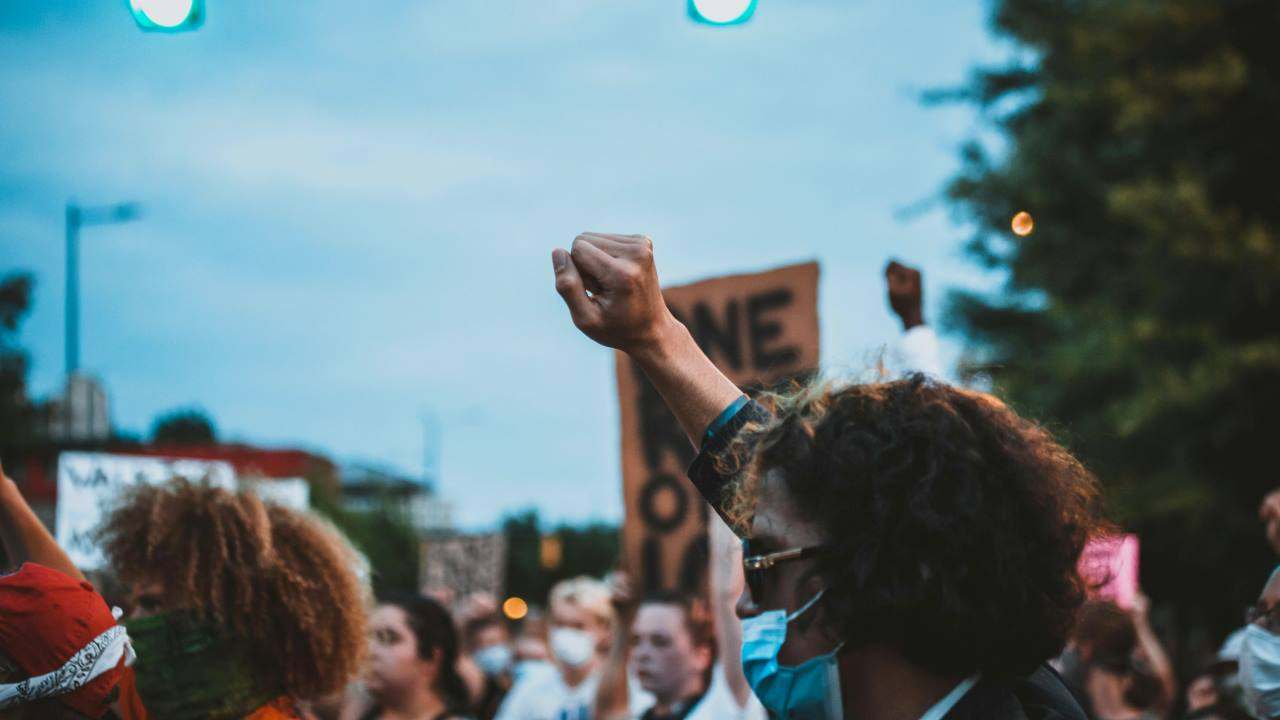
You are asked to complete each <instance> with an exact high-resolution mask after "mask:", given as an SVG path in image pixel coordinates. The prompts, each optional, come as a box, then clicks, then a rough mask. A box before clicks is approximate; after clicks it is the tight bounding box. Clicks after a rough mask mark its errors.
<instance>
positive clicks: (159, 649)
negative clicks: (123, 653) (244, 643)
mask: <svg viewBox="0 0 1280 720" xmlns="http://www.w3.org/2000/svg"><path fill="white" fill-rule="evenodd" d="M125 626H127V627H128V628H129V637H130V638H132V640H133V646H134V648H135V649H136V650H137V653H138V661H137V663H136V664H135V665H134V675H135V676H136V678H137V685H138V694H139V695H140V696H141V697H142V702H143V704H144V705H146V707H147V714H148V715H150V716H151V717H153V718H164V719H165V720H211V719H216V720H231V719H232V718H243V717H245V716H246V715H249V714H250V713H252V712H253V711H254V710H255V709H256V708H259V707H261V706H262V705H265V704H266V703H268V702H270V701H271V698H273V697H275V696H277V695H279V694H280V690H279V689H278V688H276V689H272V688H264V687H261V686H259V684H258V678H257V675H256V674H255V672H254V669H253V664H252V663H251V662H250V660H249V657H248V654H247V651H245V650H244V648H243V647H241V644H240V643H235V642H233V641H231V640H230V639H229V638H228V637H227V636H226V635H225V634H224V633H222V632H220V631H219V629H218V628H217V627H216V626H214V625H213V624H212V623H207V622H201V621H199V620H197V619H196V618H195V616H194V615H193V614H191V613H188V612H183V611H176V612H170V613H163V614H160V615H152V616H150V617H145V618H139V619H136V620H129V621H127V622H125Z"/></svg>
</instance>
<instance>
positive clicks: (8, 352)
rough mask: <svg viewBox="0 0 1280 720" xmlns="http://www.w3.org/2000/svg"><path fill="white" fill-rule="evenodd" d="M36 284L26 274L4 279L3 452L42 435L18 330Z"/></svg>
mask: <svg viewBox="0 0 1280 720" xmlns="http://www.w3.org/2000/svg"><path fill="white" fill-rule="evenodd" d="M32 285H33V281H32V279H31V276H30V275H27V274H25V273H12V274H9V275H7V276H5V277H4V278H2V279H0V453H2V454H8V453H10V452H13V451H14V450H16V449H19V448H23V447H26V446H28V445H30V444H31V443H32V442H34V441H35V440H36V439H37V438H38V437H39V436H40V432H39V421H38V417H37V414H36V408H35V406H34V405H33V404H32V403H31V401H30V399H29V398H28V397H27V354H26V352H25V351H24V350H23V349H22V347H21V345H20V344H19V343H18V329H19V328H20V327H21V326H22V321H23V319H25V318H26V315H27V313H28V312H30V310H31V290H32Z"/></svg>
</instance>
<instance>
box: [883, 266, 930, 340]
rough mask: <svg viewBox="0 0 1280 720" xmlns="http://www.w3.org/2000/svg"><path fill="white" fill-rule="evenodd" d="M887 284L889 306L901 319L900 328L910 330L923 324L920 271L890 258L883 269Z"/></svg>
mask: <svg viewBox="0 0 1280 720" xmlns="http://www.w3.org/2000/svg"><path fill="white" fill-rule="evenodd" d="M884 277H885V281H886V283H887V284H888V286H889V307H891V308H893V312H894V313H895V314H897V316H898V317H899V318H901V320H902V329H903V330H910V329H911V328H913V327H916V326H917V325H923V324H924V311H923V309H922V306H923V300H922V298H923V291H922V290H921V288H920V271H919V270H916V269H915V268H912V267H907V266H906V265H903V264H902V263H899V262H898V261H897V260H890V261H889V265H888V266H886V267H885V269H884Z"/></svg>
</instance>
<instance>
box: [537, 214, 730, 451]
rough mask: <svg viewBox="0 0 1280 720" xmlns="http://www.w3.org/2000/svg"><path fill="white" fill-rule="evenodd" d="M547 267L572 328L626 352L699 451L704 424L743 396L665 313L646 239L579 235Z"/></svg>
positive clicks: (554, 255)
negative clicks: (567, 308) (551, 271)
mask: <svg viewBox="0 0 1280 720" xmlns="http://www.w3.org/2000/svg"><path fill="white" fill-rule="evenodd" d="M551 263H552V266H553V267H554V269H555V273H556V291H557V292H559V293H560V296H561V297H563V298H564V301H565V304H566V305H568V306H569V314H570V315H571V316H573V324H574V325H576V326H577V327H578V329H579V330H581V331H582V332H583V333H584V334H585V335H586V336H587V337H589V338H591V339H592V340H595V341H596V342H598V343H600V344H601V345H605V346H607V347H611V348H614V349H617V350H621V351H622V352H625V353H627V354H628V355H630V356H631V358H632V359H633V360H635V361H636V364H638V365H639V366H640V368H641V369H642V370H643V371H644V373H645V375H647V376H648V377H649V380H650V381H651V382H652V383H653V385H654V387H656V388H657V390H658V392H659V393H660V394H661V395H662V399H663V400H665V401H666V403H667V406H668V407H669V408H671V412H672V413H673V414H674V415H675V416H676V419H677V420H678V421H679V422H680V426H681V427H682V428H683V429H684V431H685V434H686V435H688V436H689V440H690V441H691V442H692V443H693V444H694V446H695V447H696V446H698V445H699V444H700V443H701V441H702V435H703V433H704V432H705V431H706V429H707V426H709V425H710V424H711V422H712V421H713V420H715V419H716V418H717V417H718V416H719V415H720V413H721V412H723V411H724V409H725V408H726V407H728V406H729V405H731V404H732V403H733V402H734V401H735V400H736V399H738V398H739V397H741V396H742V391H741V390H739V389H738V387H737V386H736V385H734V384H733V382H732V381H730V380H729V378H727V377H725V376H724V373H722V372H720V370H719V369H718V368H716V366H715V364H714V363H712V362H711V360H710V359H709V358H708V357H707V356H706V355H705V354H704V353H703V352H702V350H701V349H700V348H699V347H698V345H697V343H696V342H694V340H693V336H692V335H691V334H690V333H689V330H688V328H686V327H685V326H684V325H683V324H681V323H680V321H679V320H676V318H675V316H674V315H672V314H671V311H670V310H669V309H667V304H666V302H665V301H664V300H663V298H662V286H661V285H660V284H659V282H658V272H657V270H656V268H655V267H654V263H653V242H652V241H650V240H649V238H648V237H645V236H644V235H609V234H603V233H583V234H581V235H579V236H578V237H576V238H574V241H573V245H572V248H571V250H569V251H566V250H562V249H559V248H557V249H556V250H554V251H552V253H551Z"/></svg>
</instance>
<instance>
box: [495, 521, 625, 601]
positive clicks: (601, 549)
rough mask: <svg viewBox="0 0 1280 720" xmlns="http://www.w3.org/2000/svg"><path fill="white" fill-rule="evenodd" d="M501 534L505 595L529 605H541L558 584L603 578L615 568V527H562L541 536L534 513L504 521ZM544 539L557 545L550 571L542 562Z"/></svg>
mask: <svg viewBox="0 0 1280 720" xmlns="http://www.w3.org/2000/svg"><path fill="white" fill-rule="evenodd" d="M502 530H503V532H504V533H506V536H507V577H506V582H505V585H506V592H507V594H508V595H516V596H519V597H522V598H525V599H527V600H528V601H529V602H530V603H531V604H534V603H542V602H545V601H546V599H547V594H548V593H549V592H550V591H551V586H552V585H555V584H556V583H557V582H560V581H561V580H565V579H568V578H571V577H577V576H579V575H590V576H592V577H597V578H599V577H603V576H604V575H605V574H607V573H608V572H610V571H611V570H613V569H614V568H615V567H617V564H618V553H619V550H620V545H619V539H618V527H617V526H616V525H608V524H605V523H590V524H587V525H582V526H576V527H575V526H570V525H563V524H562V525H559V526H557V527H556V528H555V529H554V530H551V531H548V532H544V531H543V529H542V524H541V522H540V520H539V519H538V512H537V511H536V510H525V511H523V512H520V513H515V514H512V515H508V516H507V517H506V518H504V519H503V521H502ZM544 538H555V540H556V541H557V542H558V543H559V548H560V551H559V553H557V554H558V555H559V558H558V560H557V562H555V564H554V566H553V567H547V566H546V565H545V564H544V562H543V560H544V557H543V554H542V547H543V540H544Z"/></svg>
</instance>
